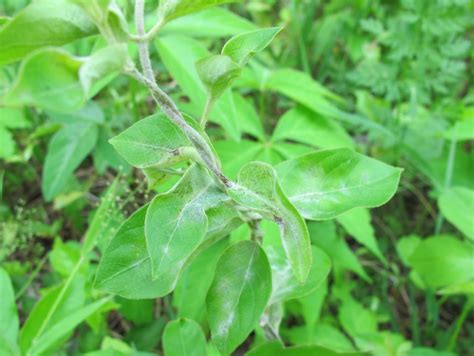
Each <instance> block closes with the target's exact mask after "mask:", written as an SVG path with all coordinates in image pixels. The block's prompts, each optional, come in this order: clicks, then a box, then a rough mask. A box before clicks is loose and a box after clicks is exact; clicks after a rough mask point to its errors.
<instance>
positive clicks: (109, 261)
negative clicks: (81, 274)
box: [95, 205, 177, 299]
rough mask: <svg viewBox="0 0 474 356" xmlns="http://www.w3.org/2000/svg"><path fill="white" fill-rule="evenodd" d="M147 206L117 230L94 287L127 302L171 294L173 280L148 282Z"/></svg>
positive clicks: (102, 261)
mask: <svg viewBox="0 0 474 356" xmlns="http://www.w3.org/2000/svg"><path fill="white" fill-rule="evenodd" d="M147 208H148V205H145V206H143V207H142V208H140V209H139V210H137V211H136V212H135V213H133V214H132V215H131V216H130V217H129V218H128V219H127V220H126V221H125V222H124V223H123V224H122V225H121V226H120V228H119V229H118V231H117V233H116V235H115V237H114V238H113V239H112V241H111V242H110V244H109V246H108V247H107V249H106V250H105V252H104V255H103V256H102V259H101V261H100V264H99V267H98V269H97V274H96V277H95V287H96V288H99V289H101V290H103V291H105V292H108V293H113V294H117V295H119V296H121V297H124V298H127V299H152V298H157V297H161V296H164V295H166V294H168V293H169V292H171V290H173V288H174V284H175V283H176V278H177V277H176V276H174V275H170V276H168V278H164V277H163V276H162V278H161V280H160V281H153V280H152V278H151V261H150V256H149V255H148V251H147V248H146V240H145V215H146V211H147Z"/></svg>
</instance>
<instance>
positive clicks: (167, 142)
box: [110, 114, 195, 168]
mask: <svg viewBox="0 0 474 356" xmlns="http://www.w3.org/2000/svg"><path fill="white" fill-rule="evenodd" d="M110 143H111V144H112V146H114V148H115V149H116V150H117V151H118V153H120V155H121V156H122V157H123V158H125V160H126V161H127V162H128V163H129V164H130V165H132V166H134V167H137V168H147V167H152V166H153V167H156V168H160V167H166V166H169V165H170V164H173V163H177V162H179V161H182V160H184V159H186V158H187V157H188V156H189V155H190V154H192V153H193V152H195V150H194V148H193V147H192V145H191V143H190V142H189V140H188V139H187V137H186V135H185V134H184V133H183V131H182V130H181V129H180V128H179V127H178V126H176V125H175V124H174V123H173V122H172V121H171V120H170V119H168V117H166V116H165V115H164V114H155V115H153V116H149V117H147V118H145V119H142V120H140V121H138V122H137V123H136V124H134V125H133V126H131V127H129V128H128V129H126V130H125V131H123V132H122V133H120V134H119V135H117V136H115V137H114V138H112V139H111V140H110ZM187 155H188V156H187Z"/></svg>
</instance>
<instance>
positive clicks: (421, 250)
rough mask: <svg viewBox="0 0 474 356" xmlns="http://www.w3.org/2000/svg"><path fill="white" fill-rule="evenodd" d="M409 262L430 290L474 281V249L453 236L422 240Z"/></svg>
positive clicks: (469, 244)
mask: <svg viewBox="0 0 474 356" xmlns="http://www.w3.org/2000/svg"><path fill="white" fill-rule="evenodd" d="M408 261H409V263H410V265H411V267H412V268H413V269H414V270H415V271H416V272H417V273H418V274H419V275H420V277H421V279H422V280H423V282H425V283H426V284H427V285H428V286H431V287H433V288H437V289H438V288H442V287H448V286H451V285H453V284H459V283H464V282H467V281H472V280H473V279H474V268H473V267H474V247H473V246H472V244H471V243H469V242H462V241H459V240H458V239H456V238H455V237H452V236H433V237H430V238H428V239H425V240H422V241H421V242H420V243H419V244H418V246H417V247H416V249H415V251H414V252H413V254H411V256H410V257H409V258H408Z"/></svg>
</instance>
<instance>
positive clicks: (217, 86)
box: [196, 54, 240, 102]
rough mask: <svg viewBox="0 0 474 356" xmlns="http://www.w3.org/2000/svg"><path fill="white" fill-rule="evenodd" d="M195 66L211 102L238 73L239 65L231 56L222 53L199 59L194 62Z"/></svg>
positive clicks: (227, 86)
mask: <svg viewBox="0 0 474 356" xmlns="http://www.w3.org/2000/svg"><path fill="white" fill-rule="evenodd" d="M196 68H197V71H198V74H199V77H200V78H201V80H202V82H203V83H204V85H205V86H206V88H207V90H208V92H209V96H210V100H211V101H212V102H214V101H215V100H216V99H217V98H218V97H220V96H221V95H222V94H223V93H224V91H225V90H226V89H227V88H229V87H230V85H231V84H232V82H233V81H234V80H235V79H236V78H237V77H238V76H239V75H240V66H239V65H238V64H237V63H235V62H234V61H233V60H232V58H230V57H229V56H225V55H222V54H218V55H214V56H210V57H207V58H204V59H201V60H200V61H198V62H197V63H196Z"/></svg>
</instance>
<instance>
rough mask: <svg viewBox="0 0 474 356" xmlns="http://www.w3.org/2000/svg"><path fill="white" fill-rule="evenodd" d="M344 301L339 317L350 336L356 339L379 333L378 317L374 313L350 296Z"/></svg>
mask: <svg viewBox="0 0 474 356" xmlns="http://www.w3.org/2000/svg"><path fill="white" fill-rule="evenodd" d="M342 299H343V300H342V306H341V307H340V309H339V315H338V317H339V321H340V322H341V324H342V327H343V328H344V330H345V331H346V332H347V333H348V334H349V335H350V336H352V337H353V338H356V337H357V336H360V335H364V334H374V333H377V331H378V330H377V316H376V314H375V313H374V312H373V311H371V310H369V309H366V308H364V306H363V305H362V304H360V303H359V302H357V301H356V300H355V299H354V298H352V297H351V296H349V295H348V296H344V297H343V298H342Z"/></svg>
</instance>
